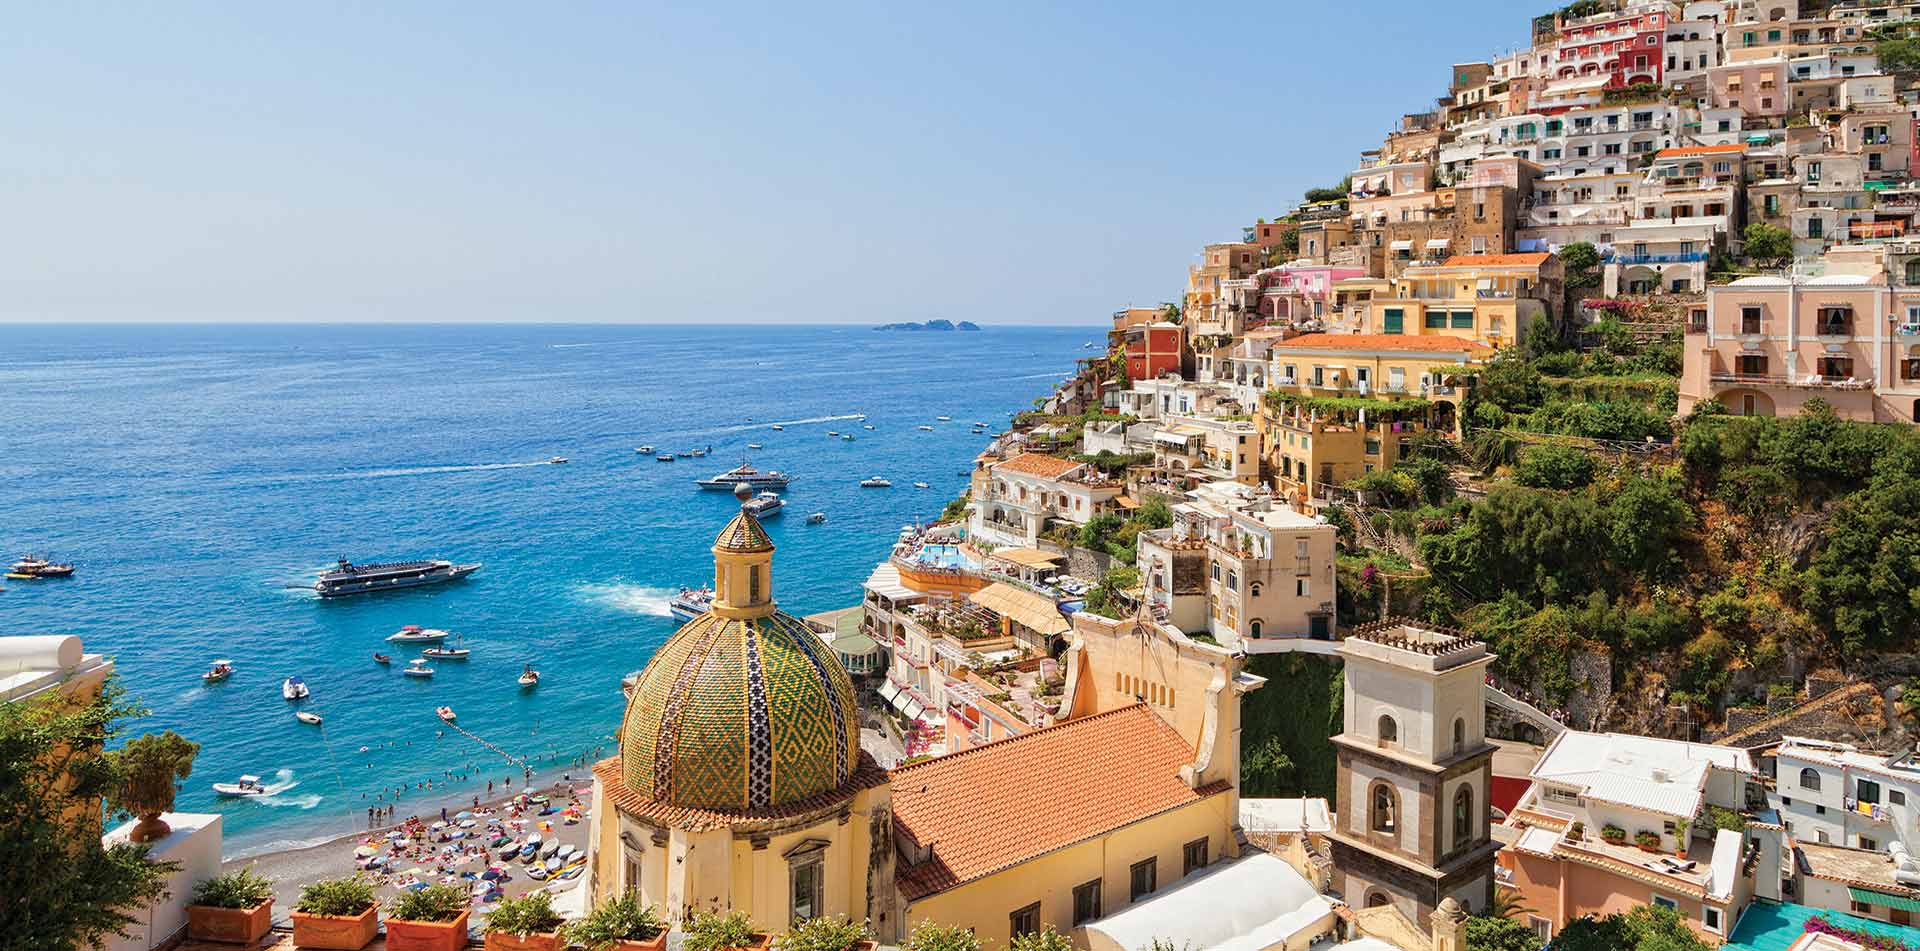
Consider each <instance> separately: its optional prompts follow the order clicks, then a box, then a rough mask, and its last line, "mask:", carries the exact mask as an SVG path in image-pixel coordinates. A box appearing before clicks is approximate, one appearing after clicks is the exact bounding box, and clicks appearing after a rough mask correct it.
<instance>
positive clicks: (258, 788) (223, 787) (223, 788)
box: [213, 776, 267, 796]
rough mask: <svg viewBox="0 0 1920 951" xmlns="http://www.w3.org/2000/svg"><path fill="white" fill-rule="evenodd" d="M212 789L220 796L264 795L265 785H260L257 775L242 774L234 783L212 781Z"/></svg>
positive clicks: (265, 791) (265, 792)
mask: <svg viewBox="0 0 1920 951" xmlns="http://www.w3.org/2000/svg"><path fill="white" fill-rule="evenodd" d="M213 791H214V792H217V793H219V794H220V795H222V796H264V795H266V794H267V787H265V786H262V785H260V777H258V776H242V777H240V781H239V782H235V783H214V784H213Z"/></svg>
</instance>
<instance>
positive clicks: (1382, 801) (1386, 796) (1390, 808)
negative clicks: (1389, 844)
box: [1367, 783, 1400, 832]
mask: <svg viewBox="0 0 1920 951" xmlns="http://www.w3.org/2000/svg"><path fill="white" fill-rule="evenodd" d="M1367 799H1368V806H1367V828H1369V829H1372V830H1373V831H1375V832H1392V831H1394V829H1396V828H1398V827H1399V818H1400V817H1399V815H1398V813H1399V811H1400V803H1399V801H1398V798H1397V797H1395V796H1394V794H1393V787H1392V786H1389V785H1387V784H1386V783H1375V784H1374V785H1373V792H1372V793H1371V794H1369V795H1368V797H1367Z"/></svg>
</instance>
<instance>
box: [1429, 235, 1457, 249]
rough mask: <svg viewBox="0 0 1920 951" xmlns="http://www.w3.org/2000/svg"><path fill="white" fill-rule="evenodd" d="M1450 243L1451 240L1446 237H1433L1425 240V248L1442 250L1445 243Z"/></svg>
mask: <svg viewBox="0 0 1920 951" xmlns="http://www.w3.org/2000/svg"><path fill="white" fill-rule="evenodd" d="M1452 243H1453V242H1452V241H1451V240H1449V239H1447V238H1434V239H1432V240H1430V241H1428V242H1427V250H1429V251H1444V250H1446V247H1447V245H1449V244H1452Z"/></svg>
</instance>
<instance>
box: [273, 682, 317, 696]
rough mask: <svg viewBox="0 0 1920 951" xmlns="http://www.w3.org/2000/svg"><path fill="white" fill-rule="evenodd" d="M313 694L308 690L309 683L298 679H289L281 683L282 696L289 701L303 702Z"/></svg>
mask: <svg viewBox="0 0 1920 951" xmlns="http://www.w3.org/2000/svg"><path fill="white" fill-rule="evenodd" d="M312 692H313V691H311V690H308V689H307V682H306V681H304V680H301V679H300V678H298V677H288V678H287V679H285V680H283V681H281V682H280V696H282V697H285V698H287V699H288V700H303V699H305V698H306V696H307V695H308V694H310V693H312Z"/></svg>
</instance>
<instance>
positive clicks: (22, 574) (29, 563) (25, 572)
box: [7, 554, 73, 581]
mask: <svg viewBox="0 0 1920 951" xmlns="http://www.w3.org/2000/svg"><path fill="white" fill-rule="evenodd" d="M72 575H73V566H72V565H70V564H65V563H60V562H53V561H49V560H47V558H46V557H45V556H43V555H31V554H30V555H26V556H24V557H22V558H21V559H20V560H19V561H16V562H14V563H13V565H12V566H10V567H9V568H8V569H7V577H9V578H17V579H20V580H22V581H25V580H30V579H36V578H67V577H71V576H72Z"/></svg>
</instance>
